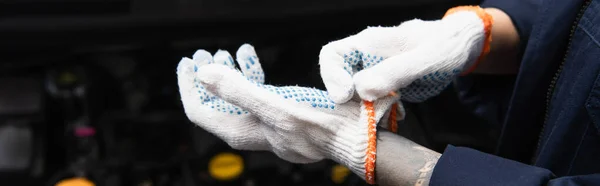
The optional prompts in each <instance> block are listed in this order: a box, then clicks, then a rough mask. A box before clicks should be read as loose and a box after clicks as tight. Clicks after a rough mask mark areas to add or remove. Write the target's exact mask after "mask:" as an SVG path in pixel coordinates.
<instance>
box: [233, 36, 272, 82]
mask: <svg viewBox="0 0 600 186" xmlns="http://www.w3.org/2000/svg"><path fill="white" fill-rule="evenodd" d="M235 56H236V58H237V62H238V65H239V66H240V70H242V73H244V76H246V77H247V78H248V79H250V80H252V81H254V82H257V83H264V82H265V73H264V72H263V69H262V67H261V66H260V62H259V60H258V56H257V55H256V51H255V50H254V47H253V46H252V45H250V44H243V45H242V46H240V48H239V49H238V51H237V52H236V54H235Z"/></svg>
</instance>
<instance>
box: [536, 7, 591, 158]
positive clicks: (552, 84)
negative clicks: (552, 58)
mask: <svg viewBox="0 0 600 186" xmlns="http://www.w3.org/2000/svg"><path fill="white" fill-rule="evenodd" d="M591 2H592V0H585V1H584V3H583V6H581V8H580V9H579V13H577V17H576V18H575V21H574V22H573V25H571V31H570V33H569V41H568V43H567V49H566V50H565V55H564V56H563V59H562V61H561V62H560V64H559V65H558V69H557V70H556V72H555V73H554V76H553V77H552V80H551V81H550V85H549V86H548V92H546V109H545V114H544V123H543V124H542V129H541V130H540V134H539V136H538V142H537V146H536V148H535V155H534V157H533V158H532V160H533V161H532V162H533V163H534V164H535V162H536V159H537V158H535V157H536V156H537V155H538V154H539V152H538V151H539V150H540V149H539V148H540V146H541V143H542V135H544V129H545V128H546V123H547V122H548V117H549V116H550V102H551V100H552V96H553V95H554V89H555V88H556V82H557V81H558V78H559V77H560V74H561V72H562V69H563V66H564V65H565V62H566V61H567V56H568V54H569V52H570V50H571V44H572V42H573V41H572V40H573V35H574V34H575V30H576V29H577V24H578V23H579V20H580V19H581V17H583V13H584V12H585V10H586V9H587V7H588V6H589V5H590V3H591Z"/></svg>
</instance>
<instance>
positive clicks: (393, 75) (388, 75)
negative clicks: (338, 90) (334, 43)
mask: <svg viewBox="0 0 600 186" xmlns="http://www.w3.org/2000/svg"><path fill="white" fill-rule="evenodd" d="M423 51H424V50H418V49H415V50H412V51H408V52H405V53H402V54H399V55H396V56H393V57H390V58H387V59H385V60H383V61H382V62H381V63H379V64H378V65H375V66H373V67H371V68H368V69H365V70H362V71H360V72H358V73H356V74H355V75H354V77H353V79H354V86H355V87H356V92H357V93H358V95H359V96H360V97H361V98H362V99H365V100H369V101H372V100H376V99H378V98H381V97H384V96H386V95H388V94H389V93H390V92H391V91H396V90H398V89H400V88H404V87H407V86H408V85H410V84H411V83H413V82H414V81H415V80H417V79H419V78H422V77H424V76H425V75H427V74H428V73H434V74H435V73H436V72H437V71H438V70H439V69H444V68H447V67H444V66H439V65H435V64H437V63H439V59H440V57H439V55H438V54H435V53H432V52H423ZM439 64H444V63H439ZM437 73H439V72H437ZM439 75H440V76H439V78H440V79H442V80H443V81H448V80H451V78H452V77H453V76H452V75H451V74H443V73H439ZM402 96H406V95H402Z"/></svg>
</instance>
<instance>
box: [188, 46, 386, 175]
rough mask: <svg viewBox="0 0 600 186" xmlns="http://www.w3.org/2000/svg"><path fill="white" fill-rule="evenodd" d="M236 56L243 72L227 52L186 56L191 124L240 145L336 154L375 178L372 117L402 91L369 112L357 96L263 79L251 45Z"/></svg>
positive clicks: (298, 156)
mask: <svg viewBox="0 0 600 186" xmlns="http://www.w3.org/2000/svg"><path fill="white" fill-rule="evenodd" d="M237 62H238V64H239V66H240V67H241V68H240V69H241V72H240V71H238V70H236V69H235V66H234V63H233V58H232V57H231V56H230V55H229V53H227V52H226V51H220V52H217V54H215V56H214V57H212V56H211V55H210V53H208V52H206V51H204V50H199V51H197V52H196V54H194V57H193V59H189V58H183V59H182V60H181V62H180V63H179V66H178V67H177V75H178V81H179V82H178V83H179V89H180V93H181V99H182V102H183V106H184V109H185V112H186V115H187V116H188V118H189V119H190V120H191V121H192V122H193V123H195V124H196V125H198V126H200V127H202V128H203V129H205V130H207V131H209V132H211V133H213V134H215V135H216V136H218V137H219V138H221V139H223V140H224V141H225V142H227V143H228V144H229V145H230V146H231V147H233V148H235V149H241V150H267V151H272V152H274V153H275V154H276V155H277V156H279V157H281V158H282V159H285V160H287V161H290V162H295V163H310V162H316V161H319V160H322V159H332V160H334V161H336V162H338V163H341V164H343V165H345V166H346V167H348V168H349V169H350V170H352V171H353V172H354V173H356V174H357V175H359V176H361V177H362V178H363V179H367V180H369V179H373V178H372V177H373V175H371V178H369V176H368V175H366V172H367V171H366V170H367V168H368V167H366V165H367V162H369V161H374V159H373V160H370V159H368V158H367V157H368V153H371V154H372V155H373V156H374V153H375V152H374V151H373V149H369V148H370V146H372V144H371V145H370V144H369V143H371V141H370V139H373V138H374V137H375V135H374V130H375V127H374V126H369V125H368V124H367V123H368V119H374V120H375V123H376V122H377V121H379V119H381V118H382V116H383V115H384V112H386V111H387V110H388V108H390V105H392V103H394V102H396V101H397V97H394V96H389V97H384V98H382V99H379V100H377V101H374V102H372V104H373V108H374V113H371V114H373V115H372V117H369V112H368V110H366V109H365V108H366V106H365V104H369V103H365V102H362V101H360V100H350V101H348V102H347V103H344V104H336V103H335V102H334V101H332V100H331V99H329V98H328V93H327V92H325V91H322V90H318V89H314V88H306V87H298V86H284V87H277V86H271V85H265V84H263V82H264V74H263V72H262V69H261V68H260V64H259V61H258V58H257V57H256V54H255V52H254V49H253V48H252V46H250V45H243V46H242V47H240V49H239V50H238V52H237ZM257 74H258V77H257ZM370 130H371V131H370ZM372 141H373V142H374V140H372ZM373 148H374V147H373ZM371 163H373V162H371ZM373 166H374V165H373ZM371 172H372V171H371Z"/></svg>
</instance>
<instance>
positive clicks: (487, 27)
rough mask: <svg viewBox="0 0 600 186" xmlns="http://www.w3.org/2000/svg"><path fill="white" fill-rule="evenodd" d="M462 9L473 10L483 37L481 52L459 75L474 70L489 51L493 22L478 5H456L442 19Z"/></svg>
mask: <svg viewBox="0 0 600 186" xmlns="http://www.w3.org/2000/svg"><path fill="white" fill-rule="evenodd" d="M462 11H470V12H474V13H475V14H476V15H477V16H478V17H479V18H480V19H481V21H482V22H483V31H484V33H485V39H484V40H483V48H482V50H481V54H479V57H478V58H477V60H476V61H475V63H473V64H472V65H471V66H470V67H469V68H468V69H467V70H466V71H463V73H462V74H461V75H467V74H469V73H471V72H473V71H474V70H475V68H476V67H477V65H478V64H479V63H480V62H481V61H483V59H484V58H485V56H487V54H488V53H489V52H490V43H491V42H492V25H493V24H494V19H493V17H492V16H491V15H490V14H488V13H487V12H486V11H485V10H484V9H483V8H481V7H479V6H458V7H454V8H451V9H449V10H448V11H447V12H446V14H445V15H444V19H446V18H448V17H449V16H450V15H452V14H455V13H457V12H462Z"/></svg>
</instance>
